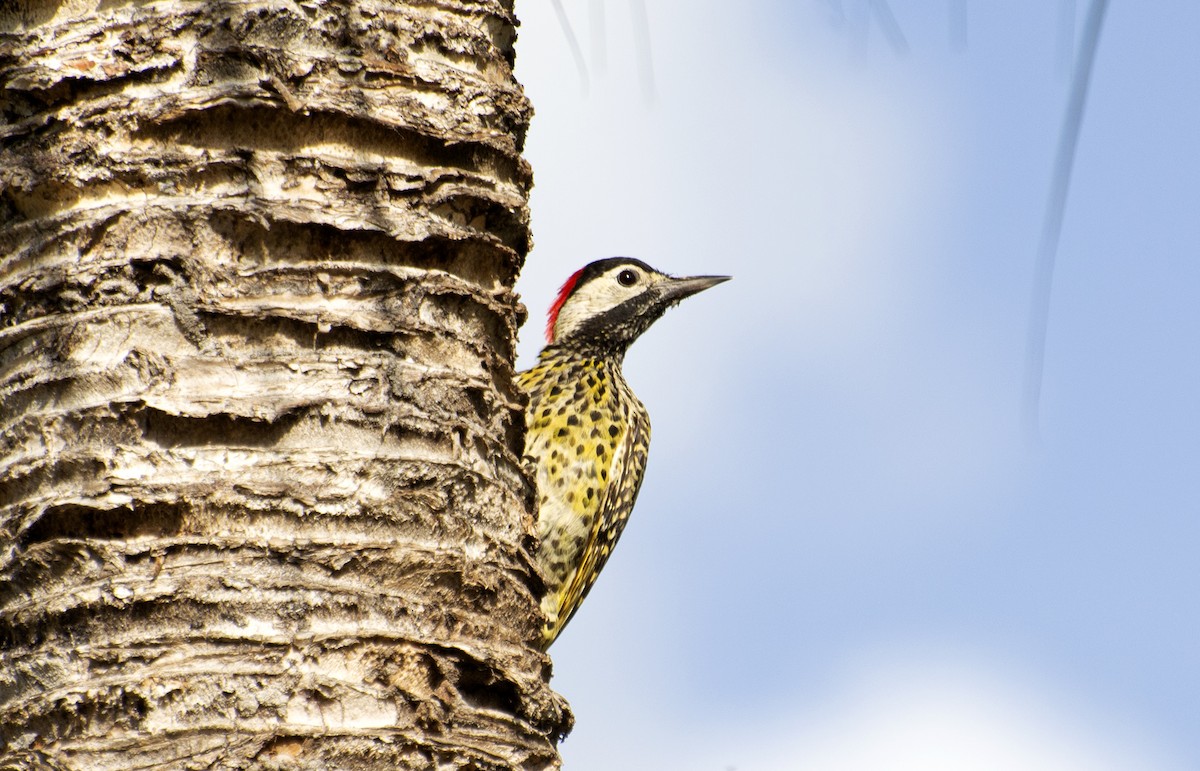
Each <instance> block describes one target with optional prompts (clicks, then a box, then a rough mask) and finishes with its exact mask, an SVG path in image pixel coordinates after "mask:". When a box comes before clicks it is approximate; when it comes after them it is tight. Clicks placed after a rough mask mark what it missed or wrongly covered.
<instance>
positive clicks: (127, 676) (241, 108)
mask: <svg viewBox="0 0 1200 771" xmlns="http://www.w3.org/2000/svg"><path fill="white" fill-rule="evenodd" d="M83 5H86V3H84V4H83ZM511 6H512V1H511V0H440V1H439V2H412V3H396V2H393V3H388V2H371V0H366V2H331V1H327V0H298V1H295V2H293V1H291V0H261V1H259V2H254V1H251V0H234V1H232V2H222V1H220V0H218V1H216V2H183V1H181V0H176V1H175V2H167V1H164V2H157V3H154V2H149V3H140V2H139V3H108V2H98V1H97V0H93V1H92V2H91V4H90V6H89V7H87V8H84V7H82V5H81V3H69V4H62V3H57V2H48V1H45V0H24V2H23V3H20V4H16V5H14V4H9V5H8V6H7V7H6V8H5V9H3V10H0V85H2V87H3V89H2V91H0V400H2V406H0V767H3V768H7V767H13V768H16V767H28V768H55V767H57V768H65V769H88V770H89V771H91V770H103V769H118V768H129V767H132V766H135V765H136V767H138V768H154V769H175V768H179V769H182V768H204V767H209V768H260V767H261V768H275V767H279V768H288V769H335V768H346V769H372V768H388V769H404V768H435V767H436V768H439V769H440V768H446V769H467V768H471V769H544V768H557V767H558V765H559V759H558V754H557V751H556V749H555V742H556V739H557V737H558V736H559V735H560V734H561V733H562V732H563V731H565V730H566V728H567V726H568V724H569V721H570V716H569V713H568V712H567V710H566V707H565V704H563V703H562V702H561V701H560V700H559V698H558V697H557V696H556V695H555V694H553V693H552V692H551V691H550V689H549V687H548V684H547V680H548V671H549V660H548V659H547V658H546V657H545V656H544V655H543V654H541V653H539V652H538V651H537V650H536V646H535V641H536V639H537V636H538V630H539V624H540V622H539V617H538V611H537V601H536V593H537V591H538V579H537V578H536V576H535V575H534V571H533V568H532V566H531V559H530V555H529V552H528V545H529V540H530V538H531V535H530V533H531V518H530V512H531V495H530V492H531V488H530V482H529V480H528V478H527V477H526V476H525V475H524V473H523V471H522V469H521V466H520V452H521V444H522V441H523V436H522V435H523V432H522V429H521V425H522V424H521V397H520V394H519V392H518V391H517V389H516V388H515V386H514V377H513V358H514V340H515V336H516V327H517V325H518V323H519V322H520V320H521V317H522V315H523V311H522V309H521V307H520V304H519V303H518V301H517V299H516V297H515V295H514V294H513V293H512V285H513V283H514V281H515V278H516V274H517V271H518V270H519V268H520V266H521V264H522V262H523V260H524V257H525V255H526V253H527V251H528V249H529V230H528V210H527V208H526V204H527V195H528V191H529V187H530V183H531V177H530V172H529V169H528V166H527V165H526V163H525V161H524V160H523V159H522V158H521V157H520V155H519V153H520V149H521V146H522V143H523V141H524V133H525V129H526V126H527V124H528V120H529V114H530V110H529V106H528V103H527V102H526V100H525V97H524V95H523V93H522V91H521V90H520V87H519V86H518V85H517V84H516V82H515V81H514V79H513V76H512V63H513V48H512V44H513V40H514V37H515V30H514V27H515V23H516V22H515V19H514V17H513V14H512V7H511ZM132 759H136V764H134V763H132V762H131V760H132Z"/></svg>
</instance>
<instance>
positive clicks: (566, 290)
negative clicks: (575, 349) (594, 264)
mask: <svg viewBox="0 0 1200 771" xmlns="http://www.w3.org/2000/svg"><path fill="white" fill-rule="evenodd" d="M582 272H583V268H580V269H579V270H577V271H575V272H574V273H572V274H571V277H570V278H569V279H567V280H566V281H565V282H563V285H562V287H560V288H559V290H558V299H557V300H555V301H554V304H553V305H551V306H550V312H549V313H547V314H546V342H547V343H553V342H554V325H555V324H557V323H558V312H559V311H561V310H562V307H563V303H565V302H566V301H567V298H568V297H570V296H571V292H572V291H573V290H574V289H575V282H577V281H579V274H580V273H582Z"/></svg>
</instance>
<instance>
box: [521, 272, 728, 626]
mask: <svg viewBox="0 0 1200 771" xmlns="http://www.w3.org/2000/svg"><path fill="white" fill-rule="evenodd" d="M728 280H729V277H728V276H692V277H687V278H675V277H672V276H668V275H666V274H665V273H661V272H660V271H657V270H655V269H654V268H652V267H650V266H649V265H647V264H646V263H644V262H642V261H641V260H635V259H632V258H630V257H613V258H610V259H605V260H597V261H596V262H593V263H591V264H589V265H587V266H586V267H584V268H583V269H581V270H579V271H577V272H576V273H575V274H574V275H572V276H571V277H570V278H568V279H567V281H566V283H564V284H563V285H562V288H561V289H560V290H559V292H558V298H557V299H556V300H555V301H554V304H553V305H552V306H551V307H550V312H549V317H548V320H547V323H546V342H547V345H546V347H545V348H543V349H542V352H541V354H540V355H539V357H538V362H537V365H536V366H534V367H533V368H532V369H530V370H527V371H525V372H522V373H520V375H518V382H519V384H520V386H521V388H522V390H524V392H525V393H526V395H527V396H528V397H529V406H528V407H527V408H526V410H525V427H526V438H525V463H526V464H527V465H528V466H529V468H530V471H531V474H532V475H533V476H534V478H535V479H536V481H537V487H538V521H537V526H538V538H539V539H540V545H539V547H538V553H537V561H538V565H539V567H540V568H541V571H542V574H543V576H544V577H545V581H546V594H545V596H544V597H543V598H542V612H543V613H544V614H545V616H546V623H545V625H544V626H543V628H542V639H541V643H542V648H543V650H544V649H546V648H548V647H550V644H551V643H553V642H554V639H555V638H556V637H558V635H559V633H560V632H561V631H562V630H563V627H565V626H566V625H567V622H568V621H570V620H571V616H573V615H574V614H575V611H576V610H578V609H579V605H580V603H582V602H583V598H584V597H586V596H587V593H588V591H589V590H590V589H591V588H592V584H593V583H594V582H595V581H596V577H597V576H598V575H599V574H600V570H601V569H602V568H603V567H604V563H605V562H606V561H607V560H608V557H609V555H610V554H611V553H612V550H613V547H614V546H616V544H617V539H618V538H619V537H620V535H621V531H622V529H624V527H625V523H626V521H627V520H628V519H629V513H630V512H631V511H633V504H634V502H635V501H636V500H637V495H638V490H639V489H640V488H641V486H642V475H643V473H644V472H645V470H646V454H647V452H648V450H649V448H650V416H649V414H648V413H647V412H646V408H645V407H644V406H643V405H642V403H641V401H640V400H638V398H637V396H635V395H634V393H633V391H632V390H631V389H630V387H629V384H628V383H626V382H625V378H624V377H623V376H622V374H621V364H622V362H623V361H624V359H625V352H626V351H627V350H629V346H630V345H632V344H633V341H634V340H637V338H638V337H639V336H640V335H641V334H642V333H643V332H645V331H646V330H647V329H649V328H650V325H651V324H653V323H654V322H655V321H657V320H658V319H659V318H660V317H661V316H662V315H663V313H665V312H666V310H667V309H668V308H670V307H671V306H673V305H676V304H677V303H679V302H680V301H681V300H683V299H684V298H685V297H689V296H691V295H694V294H696V293H697V292H700V291H702V290H705V289H708V288H709V287H712V286H715V285H717V284H719V283H721V282H723V281H728Z"/></svg>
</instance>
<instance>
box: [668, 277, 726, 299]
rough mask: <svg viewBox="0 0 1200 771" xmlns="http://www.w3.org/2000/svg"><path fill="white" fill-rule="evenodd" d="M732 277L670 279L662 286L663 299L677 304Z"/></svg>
mask: <svg viewBox="0 0 1200 771" xmlns="http://www.w3.org/2000/svg"><path fill="white" fill-rule="evenodd" d="M731 278H732V276H684V277H682V278H670V279H667V280H666V281H664V282H663V283H662V284H661V286H662V298H663V300H664V301H666V302H668V303H677V302H679V301H680V300H682V299H684V298H685V297H691V296H692V295H694V294H696V293H697V292H703V291H704V290H705V289H708V288H710V287H714V286H716V285H717V284H723V283H725V282H726V281H728V280H729V279H731Z"/></svg>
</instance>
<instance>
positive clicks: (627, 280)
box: [617, 269, 638, 286]
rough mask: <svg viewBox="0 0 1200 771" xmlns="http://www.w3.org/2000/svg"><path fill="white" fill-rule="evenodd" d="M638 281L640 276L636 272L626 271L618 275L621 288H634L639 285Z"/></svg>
mask: <svg viewBox="0 0 1200 771" xmlns="http://www.w3.org/2000/svg"><path fill="white" fill-rule="evenodd" d="M637 280H638V274H637V272H636V271H632V270H628V269H626V270H623V271H621V272H620V273H618V274H617V281H618V282H620V284H621V286H633V285H634V284H636V283H637Z"/></svg>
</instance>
